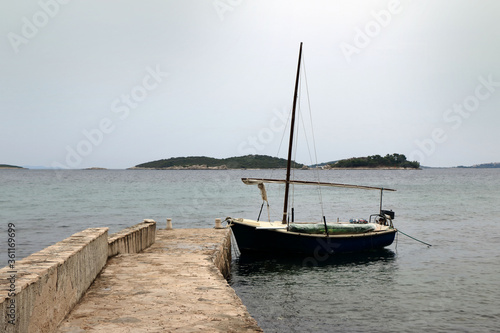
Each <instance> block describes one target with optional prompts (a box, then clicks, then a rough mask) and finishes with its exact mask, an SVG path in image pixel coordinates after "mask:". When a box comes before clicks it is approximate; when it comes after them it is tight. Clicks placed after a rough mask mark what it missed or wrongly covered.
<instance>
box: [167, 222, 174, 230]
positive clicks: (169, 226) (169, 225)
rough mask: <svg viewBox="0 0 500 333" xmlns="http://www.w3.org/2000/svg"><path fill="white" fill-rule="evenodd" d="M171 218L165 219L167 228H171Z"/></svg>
mask: <svg viewBox="0 0 500 333" xmlns="http://www.w3.org/2000/svg"><path fill="white" fill-rule="evenodd" d="M172 229H173V228H172V219H167V230H172Z"/></svg>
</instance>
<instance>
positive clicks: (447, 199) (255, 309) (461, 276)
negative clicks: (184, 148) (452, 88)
mask: <svg viewBox="0 0 500 333" xmlns="http://www.w3.org/2000/svg"><path fill="white" fill-rule="evenodd" d="M281 173H282V171H272V172H271V171H260V170H230V171H218V170H217V171H189V170H186V171H174V170H164V171H143V170H141V171H139V170H64V171H49V170H1V171H0V184H1V189H0V218H1V221H2V223H1V225H2V226H3V229H4V230H3V231H2V230H0V239H1V241H0V242H1V244H0V246H1V248H2V249H5V248H6V245H5V244H6V237H7V235H6V234H7V230H6V229H7V227H6V225H7V223H14V224H15V225H16V228H17V234H16V243H17V259H20V258H22V257H25V256H27V255H29V254H30V253H33V252H36V251H39V250H41V249H43V248H44V247H46V246H48V245H51V244H53V243H55V242H57V241H60V240H63V239H64V238H66V237H68V236H70V235H72V234H73V233H75V232H78V231H81V230H83V229H85V228H89V227H102V226H106V227H109V228H110V233H113V232H116V231H119V230H121V229H123V228H125V227H127V226H131V225H133V224H136V223H138V222H141V221H142V220H143V219H144V218H152V219H155V220H156V221H157V222H158V223H159V226H160V227H164V225H165V219H166V218H167V217H169V218H172V219H173V224H174V227H178V228H211V227H212V226H213V225H214V219H215V218H224V217H226V216H232V217H247V218H253V219H255V218H256V217H257V214H258V211H259V209H260V204H261V199H260V195H259V192H258V190H257V188H256V187H254V186H246V185H244V184H243V183H242V182H241V181H240V180H239V179H240V178H241V177H281V176H282V175H281ZM319 175H320V179H321V180H322V181H333V182H342V183H355V184H363V185H374V186H384V187H391V188H395V189H397V192H387V193H386V194H385V195H384V207H385V208H387V209H393V210H394V211H395V212H396V219H395V221H394V223H395V225H396V227H398V228H399V229H400V230H402V231H403V232H405V233H407V234H409V235H412V236H414V237H416V238H418V239H421V240H423V241H425V242H427V243H430V244H432V245H433V246H432V247H427V246H425V245H423V244H421V243H418V242H416V241H414V240H412V239H409V238H408V237H406V236H404V235H402V234H399V235H398V237H397V240H396V241H395V243H394V244H393V245H392V246H390V247H388V248H387V249H385V250H383V251H377V252H370V253H367V254H358V255H346V256H333V257H330V258H313V257H310V258H307V257H296V258H272V259H269V258H265V257H240V258H238V259H235V260H234V261H233V268H232V276H231V279H230V283H231V285H232V286H233V288H234V289H235V290H236V292H237V294H238V295H239V296H240V297H241V299H242V300H243V303H244V304H245V305H246V306H247V308H248V310H249V312H250V313H251V314H252V315H253V316H254V318H256V319H257V321H258V323H259V325H260V326H261V327H262V328H263V329H264V331H266V332H317V331H324V332H334V331H339V332H366V331H370V332H420V331H428V332H450V331H459V332H494V331H497V332H500V232H499V231H498V230H499V225H500V205H499V204H500V170H499V169H496V170H495V169H483V170H472V169H430V170H420V171H399V170H394V171H387V170H377V171H359V170H357V171H347V170H341V171H339V170H337V171H326V170H325V171H321V172H319ZM315 176H316V172H314V171H311V170H309V171H297V178H301V179H311V180H314V179H315ZM295 191H296V197H297V198H298V197H300V198H301V200H300V202H299V200H298V199H296V202H295V207H296V214H295V215H296V220H306V219H310V218H309V217H310V216H312V217H313V218H315V219H318V220H319V219H321V216H322V214H323V213H322V211H321V210H322V209H323V211H324V214H325V216H326V217H327V219H328V220H331V221H333V220H336V219H337V218H339V219H341V220H345V219H349V218H368V215H369V214H372V213H376V212H377V211H378V205H379V202H378V193H377V192H376V191H373V192H372V191H359V190H348V189H325V188H323V189H321V193H318V190H317V189H315V188H308V187H307V188H306V187H302V188H300V187H297V188H296V189H295ZM268 195H269V200H270V203H271V212H270V213H271V216H272V218H273V219H279V216H280V209H281V204H282V199H281V196H282V189H280V188H279V187H277V188H272V187H269V188H268ZM319 196H321V197H322V199H323V201H324V205H323V207H321V206H320V205H318V204H316V201H317V199H318V197H319ZM263 216H267V212H265V211H264V212H263ZM2 234H3V236H2ZM4 252H5V251H1V252H0V264H2V266H4V265H5V264H6V262H7V257H6V254H5V253H4Z"/></svg>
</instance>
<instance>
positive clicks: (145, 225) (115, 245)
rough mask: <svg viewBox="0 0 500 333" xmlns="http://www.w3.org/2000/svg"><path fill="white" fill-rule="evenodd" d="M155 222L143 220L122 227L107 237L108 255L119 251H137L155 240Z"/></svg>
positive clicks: (113, 254)
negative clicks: (130, 225)
mask: <svg viewBox="0 0 500 333" xmlns="http://www.w3.org/2000/svg"><path fill="white" fill-rule="evenodd" d="M155 237H156V222H155V221H154V220H144V221H143V222H142V223H139V224H136V225H134V226H132V227H129V228H126V229H123V230H122V231H119V232H117V233H116V234H112V235H111V236H110V237H109V241H108V243H109V248H108V257H112V256H115V255H117V254H119V253H138V252H141V251H142V250H144V249H146V248H148V247H150V246H151V245H153V243H154V242H155Z"/></svg>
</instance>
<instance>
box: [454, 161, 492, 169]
mask: <svg viewBox="0 0 500 333" xmlns="http://www.w3.org/2000/svg"><path fill="white" fill-rule="evenodd" d="M457 168H476V169H492V168H500V162H494V163H483V164H475V165H472V166H463V165H459V166H457Z"/></svg>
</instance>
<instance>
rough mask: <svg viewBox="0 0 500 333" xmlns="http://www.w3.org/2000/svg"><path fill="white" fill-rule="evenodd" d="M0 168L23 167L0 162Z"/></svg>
mask: <svg viewBox="0 0 500 333" xmlns="http://www.w3.org/2000/svg"><path fill="white" fill-rule="evenodd" d="M0 169H24V168H23V167H20V166H17V165H9V164H0Z"/></svg>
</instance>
